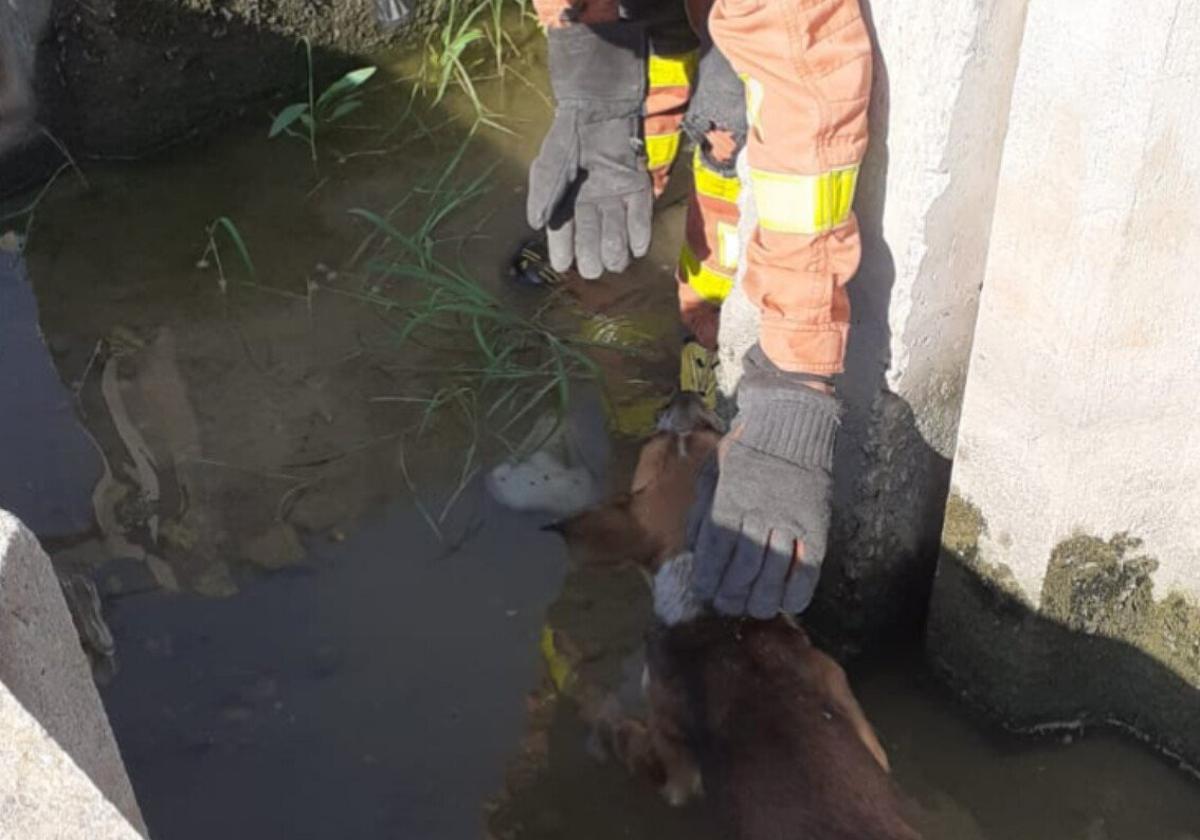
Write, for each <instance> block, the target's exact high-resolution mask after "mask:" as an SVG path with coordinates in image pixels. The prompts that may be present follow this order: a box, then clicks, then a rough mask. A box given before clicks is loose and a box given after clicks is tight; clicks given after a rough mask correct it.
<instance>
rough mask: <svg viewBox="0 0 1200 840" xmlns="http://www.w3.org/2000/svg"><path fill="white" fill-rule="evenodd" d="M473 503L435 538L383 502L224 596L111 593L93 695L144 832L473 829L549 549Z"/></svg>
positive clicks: (538, 609) (552, 548) (492, 776)
mask: <svg viewBox="0 0 1200 840" xmlns="http://www.w3.org/2000/svg"><path fill="white" fill-rule="evenodd" d="M477 489H479V488H477ZM485 519H486V521H485V524H484V525H483V527H482V529H481V530H480V531H479V533H478V535H477V536H476V537H475V538H474V539H473V540H471V541H470V542H468V543H467V544H466V545H464V546H463V548H462V549H461V550H460V551H458V552H456V553H453V554H450V555H446V553H445V552H444V550H443V549H442V547H441V546H440V545H439V544H438V543H437V541H436V540H435V539H434V538H433V536H432V534H431V532H430V531H429V529H428V528H427V527H426V526H425V524H424V522H423V521H422V520H421V518H420V516H419V515H418V514H417V512H416V511H415V510H413V509H412V507H411V506H408V505H404V504H400V505H393V506H391V507H389V508H388V509H386V510H384V511H381V512H380V514H379V515H378V516H373V517H369V518H368V519H367V520H366V521H365V522H364V523H363V524H362V526H361V528H359V529H357V530H356V531H355V532H354V533H352V534H351V535H350V536H349V537H348V538H347V539H346V541H345V542H342V543H334V542H331V541H328V540H316V541H314V542H313V543H312V544H311V545H310V546H309V552H308V558H307V559H306V560H305V561H304V563H303V565H301V566H296V567H293V568H290V569H288V570H286V571H281V572H277V573H274V574H271V575H269V576H267V577H264V578H259V579H257V580H254V581H250V582H248V583H247V585H246V586H245V588H244V590H243V591H242V592H241V593H239V595H238V596H237V597H234V598H227V599H221V600H216V601H214V600H211V599H205V598H201V597H197V596H193V595H176V596H170V595H163V594H159V593H153V594H142V595H134V596H130V597H129V598H124V599H121V600H120V601H118V602H117V603H116V604H115V605H114V607H113V609H112V610H111V612H110V620H111V624H112V627H113V630H114V633H115V635H116V637H117V644H118V646H119V649H120V651H121V668H122V673H121V674H120V675H119V676H118V678H117V679H116V680H114V681H113V683H112V685H111V686H110V687H109V688H108V689H107V690H106V691H105V695H104V696H105V702H106V704H107V706H108V709H109V713H110V716H111V718H112V723H113V726H114V728H115V730H116V732H117V733H118V737H119V739H120V744H121V750H122V753H123V755H124V757H125V760H126V763H127V764H128V767H129V771H130V774H131V775H132V777H133V779H134V780H135V783H136V785H137V790H138V795H139V798H140V801H141V803H142V808H143V811H144V813H145V816H146V820H147V822H148V824H149V825H150V827H151V829H152V830H153V831H155V836H157V837H171V838H196V839H197V840H200V838H212V837H263V838H265V837H280V838H284V837H287V838H330V837H347V838H351V837H354V838H370V837H430V838H433V837H446V838H450V837H463V838H466V837H472V836H477V835H478V834H479V832H480V821H481V813H480V803H482V802H483V801H484V799H485V798H487V797H488V796H490V795H491V794H492V793H494V792H495V790H496V788H497V785H498V780H499V779H500V778H501V776H502V773H503V768H504V763H505V760H506V758H507V756H509V755H510V754H511V753H512V751H513V750H514V747H515V740H514V735H515V733H518V732H520V731H521V729H522V726H523V721H524V715H525V704H524V699H523V698H524V695H525V692H526V690H527V689H528V687H529V686H530V685H533V684H534V683H535V682H536V680H537V671H538V655H537V639H538V632H539V628H540V626H541V622H542V612H543V610H544V609H545V605H546V603H547V602H548V601H549V600H550V599H551V598H552V597H553V596H554V594H555V592H556V591H557V589H558V587H559V586H560V585H561V579H562V572H563V568H564V566H565V557H564V556H563V551H562V550H561V548H560V546H559V545H558V543H557V540H556V539H555V538H554V537H553V536H552V535H549V534H545V533H543V532H540V531H538V530H537V529H536V528H534V527H532V526H531V523H530V522H528V521H523V520H522V519H521V518H520V517H517V516H513V515H510V514H506V513H504V512H502V511H496V510H493V511H491V513H490V514H489V515H487V516H486V518H485Z"/></svg>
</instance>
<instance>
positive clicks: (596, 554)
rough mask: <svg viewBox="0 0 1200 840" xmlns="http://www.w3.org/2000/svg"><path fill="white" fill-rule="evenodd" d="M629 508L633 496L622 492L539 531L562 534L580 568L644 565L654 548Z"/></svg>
mask: <svg viewBox="0 0 1200 840" xmlns="http://www.w3.org/2000/svg"><path fill="white" fill-rule="evenodd" d="M632 505H633V495H632V494H630V493H622V494H621V495H620V496H617V497H616V498H614V499H611V500H610V501H608V502H605V503H604V504H602V505H600V506H599V507H594V508H590V509H589V510H585V511H583V512H582V513H577V514H575V515H574V516H569V517H567V518H566V519H562V520H560V521H558V522H555V523H553V524H551V525H547V526H546V527H545V528H544V529H543V530H546V531H554V532H556V533H559V534H562V536H563V539H564V540H566V543H567V548H568V549H569V550H570V552H571V557H572V559H574V560H576V561H578V562H579V563H581V564H583V565H590V566H616V565H619V564H621V563H629V562H632V563H636V564H638V565H645V564H647V563H649V562H650V561H651V560H652V559H653V557H654V555H655V553H656V550H657V546H656V545H655V542H654V540H653V538H652V537H651V536H650V534H648V533H647V532H646V530H645V529H644V528H643V527H642V526H641V524H640V523H639V522H638V520H637V518H636V517H635V516H634V515H633V509H632Z"/></svg>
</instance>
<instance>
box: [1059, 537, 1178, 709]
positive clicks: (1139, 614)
mask: <svg viewBox="0 0 1200 840" xmlns="http://www.w3.org/2000/svg"><path fill="white" fill-rule="evenodd" d="M1141 545H1142V542H1141V540H1139V539H1137V538H1135V537H1131V536H1129V534H1127V533H1120V534H1116V535H1114V536H1113V537H1112V538H1111V539H1109V540H1103V539H1100V538H1099V537H1095V536H1091V535H1087V534H1077V535H1076V536H1073V537H1071V538H1069V539H1067V540H1064V541H1063V542H1061V543H1059V544H1058V545H1057V546H1056V547H1055V548H1054V551H1053V552H1052V553H1051V555H1050V563H1049V566H1048V568H1047V570H1046V578H1045V581H1044V583H1043V586H1042V605H1041V609H1042V613H1043V614H1044V615H1046V616H1047V617H1048V618H1052V619H1054V620H1055V621H1058V622H1060V623H1061V624H1063V625H1065V626H1066V627H1068V628H1070V629H1071V630H1074V631H1077V632H1081V633H1086V634H1088V635H1099V636H1104V637H1106V638H1110V639H1118V640H1120V641H1123V642H1126V643H1128V644H1130V645H1132V646H1134V647H1136V648H1137V649H1139V650H1141V651H1143V652H1145V653H1147V654H1148V655H1150V656H1152V657H1154V658H1155V659H1156V660H1158V661H1159V662H1161V663H1163V664H1164V665H1166V666H1168V667H1169V668H1170V669H1171V670H1172V671H1174V672H1175V673H1176V674H1178V675H1179V676H1180V677H1182V678H1183V679H1185V680H1187V681H1188V682H1189V683H1191V684H1192V685H1194V686H1200V608H1198V607H1197V606H1196V605H1195V604H1193V603H1191V602H1189V601H1188V599H1187V598H1185V597H1184V596H1183V595H1182V594H1180V593H1171V594H1169V595H1168V596H1167V597H1166V598H1165V599H1163V600H1162V601H1155V600H1154V591H1153V590H1154V580H1153V574H1154V572H1155V570H1157V569H1158V561H1157V560H1155V559H1154V558H1152V557H1149V556H1147V555H1145V554H1140V553H1138V551H1139V549H1140V548H1141Z"/></svg>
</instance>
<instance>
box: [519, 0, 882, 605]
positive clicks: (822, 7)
mask: <svg viewBox="0 0 1200 840" xmlns="http://www.w3.org/2000/svg"><path fill="white" fill-rule="evenodd" d="M535 5H536V6H537V10H538V15H539V19H540V20H541V22H542V23H543V25H544V26H545V27H546V30H547V37H548V40H549V56H550V58H549V63H550V79H551V85H552V87H553V90H554V95H555V99H556V103H557V107H556V110H555V115H554V120H553V122H552V124H551V126H550V129H549V131H548V133H547V135H546V137H545V139H544V141H543V145H542V148H541V152H540V153H539V155H538V157H537V158H536V159H535V160H534V162H533V164H532V165H531V167H530V173H529V192H528V216H529V222H530V224H531V225H533V226H534V227H535V228H544V229H545V231H546V238H547V247H548V251H549V260H550V263H551V265H552V266H553V268H554V269H556V270H558V271H564V270H566V269H568V268H570V267H572V265H573V266H574V268H575V270H576V271H578V273H579V274H580V275H582V276H583V277H584V278H589V279H591V278H596V277H599V276H600V275H601V274H602V273H603V272H605V271H609V272H620V271H622V270H624V269H625V268H626V267H627V266H628V264H629V262H630V260H631V259H632V258H636V257H640V256H642V255H644V254H645V253H646V252H647V250H648V248H649V246H650V232H651V214H652V211H653V204H654V198H655V197H656V195H657V194H659V193H661V191H662V190H663V188H664V187H665V185H666V183H667V179H668V176H669V173H670V171H671V165H672V163H673V162H674V159H675V157H676V155H677V152H678V150H679V148H680V136H681V133H686V134H687V135H688V136H689V137H690V138H691V139H692V140H693V142H694V146H695V157H694V160H693V165H692V171H693V183H692V189H691V195H690V198H689V206H688V213H687V228H686V235H685V244H684V246H683V251H682V253H681V255H680V258H679V265H678V269H677V280H678V292H679V308H680V314H681V319H682V322H683V324H684V326H685V328H686V330H687V333H688V340H687V341H686V343H685V345H684V348H683V358H682V367H681V382H682V384H683V386H684V387H685V388H687V389H691V390H697V391H700V392H701V393H702V394H704V395H705V397H706V398H707V399H709V400H712V399H714V398H715V390H716V386H715V380H714V379H713V376H712V370H713V362H714V360H715V356H714V353H715V350H716V342H717V333H718V323H719V317H720V306H721V302H722V301H723V300H724V299H725V297H726V296H727V295H728V294H729V292H730V290H731V289H732V288H733V286H734V283H735V282H738V283H740V284H741V286H742V289H743V290H744V292H745V293H746V295H747V297H748V298H749V300H750V301H751V302H753V303H754V304H755V305H756V306H757V307H758V308H759V310H760V312H761V315H762V318H761V327H760V331H759V335H758V341H757V343H756V344H755V345H754V346H753V347H752V348H751V349H750V350H749V352H748V353H747V355H746V357H745V360H744V373H743V375H742V378H741V381H740V383H739V386H738V394H737V401H738V413H737V416H736V418H735V420H734V422H733V424H732V427H731V431H730V433H729V434H728V435H727V436H726V439H725V440H724V442H723V444H722V446H721V455H720V458H719V470H714V471H713V472H712V473H710V474H708V475H707V476H706V477H705V479H704V480H702V482H701V487H700V488H698V490H699V493H698V495H699V501H698V503H697V508H696V510H695V511H694V512H693V522H692V524H691V527H692V532H691V533H692V540H693V548H694V551H695V554H696V579H695V586H696V588H697V589H698V591H699V592H700V594H701V595H702V596H704V597H705V598H706V599H710V600H711V601H712V604H713V606H714V607H715V608H716V609H717V610H718V611H720V612H722V613H726V614H730V615H749V616H752V617H756V618H769V617H772V616H774V615H776V614H777V613H779V612H781V611H782V612H787V613H798V612H801V611H803V610H804V609H805V608H806V607H807V606H808V604H809V602H810V600H811V599H812V594H813V590H814V589H815V587H816V583H817V579H818V576H819V573H820V567H821V563H822V560H823V559H824V555H825V543H826V537H827V532H828V528H829V510H830V492H831V487H832V481H831V470H832V465H833V445H834V437H835V434H836V431H837V427H838V422H839V419H838V418H839V410H838V401H837V398H836V396H835V395H834V382H833V379H832V377H833V376H835V375H836V374H838V373H840V372H841V371H842V368H843V361H844V357H845V349H846V339H847V333H848V329H849V322H850V306H849V300H848V298H847V295H846V283H847V281H848V280H849V279H850V277H851V276H852V275H853V274H854V272H855V270H856V269H857V267H858V261H859V253H860V241H859V231H858V223H857V220H856V218H855V215H854V212H853V210H852V209H851V204H852V201H853V197H854V191H855V185H856V182H857V178H858V172H859V164H860V162H861V160H862V157H863V153H864V151H865V149H866V143H867V103H868V98H869V93H870V82H871V46H870V40H869V37H868V34H867V29H866V25H865V23H864V21H863V18H862V15H861V12H860V9H859V2H858V0H716V2H712V3H709V2H704V1H703V0H689V1H688V3H687V4H686V7H685V6H684V5H683V4H682V0H640V2H638V3H637V4H636V5H634V4H633V3H630V4H629V5H618V4H617V3H616V2H615V0H577V2H575V3H567V2H565V0H537V2H536V3H535ZM739 161H740V166H739Z"/></svg>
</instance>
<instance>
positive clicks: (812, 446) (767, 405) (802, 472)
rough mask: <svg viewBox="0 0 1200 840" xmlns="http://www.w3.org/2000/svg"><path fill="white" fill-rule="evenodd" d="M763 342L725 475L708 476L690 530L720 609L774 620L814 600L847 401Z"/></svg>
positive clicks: (703, 577) (744, 384) (726, 447)
mask: <svg viewBox="0 0 1200 840" xmlns="http://www.w3.org/2000/svg"><path fill="white" fill-rule="evenodd" d="M804 381H805V377H803V376H798V375H796V374H789V373H786V372H783V371H781V370H779V369H778V368H777V367H776V366H775V365H774V364H772V363H771V361H770V360H769V359H767V358H766V356H765V355H763V353H762V351H761V350H760V349H759V348H758V347H757V346H755V348H754V349H753V350H751V351H750V352H749V353H748V354H747V355H746V361H745V373H744V374H743V376H742V381H741V384H740V385H739V386H738V416H737V418H736V419H735V420H734V425H733V430H732V431H731V432H730V433H729V435H728V436H727V438H726V440H725V441H724V442H723V443H722V446H721V454H720V457H719V462H718V463H719V474H718V475H716V476H714V475H713V471H711V470H710V471H709V472H708V474H707V475H706V476H702V477H701V482H700V486H699V487H698V492H697V501H696V505H695V506H694V507H693V510H692V516H691V520H690V522H689V531H690V534H691V536H692V545H693V547H694V548H693V550H694V552H695V555H696V569H695V576H694V578H693V586H694V587H695V589H696V592H697V594H698V595H699V596H700V597H701V598H703V599H705V600H709V599H711V600H712V603H713V606H714V608H716V610H717V611H718V612H721V613H725V614H727V615H750V616H753V617H754V618H771V617H773V616H774V615H775V614H776V613H779V612H787V613H797V612H801V611H802V610H804V608H805V607H807V606H808V604H809V601H811V600H812V595H813V590H814V589H816V586H817V579H818V578H819V577H820V572H821V562H822V561H823V560H824V559H825V541H826V538H827V536H828V531H829V499H830V490H831V486H832V482H831V477H830V470H831V468H832V466H833V442H834V438H835V436H836V434H837V427H838V423H839V419H838V417H839V410H838V401H837V400H836V399H835V398H833V397H831V396H827V395H825V394H822V393H820V392H819V391H817V390H815V389H813V388H810V387H808V386H807V385H805V384H803V383H804Z"/></svg>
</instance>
